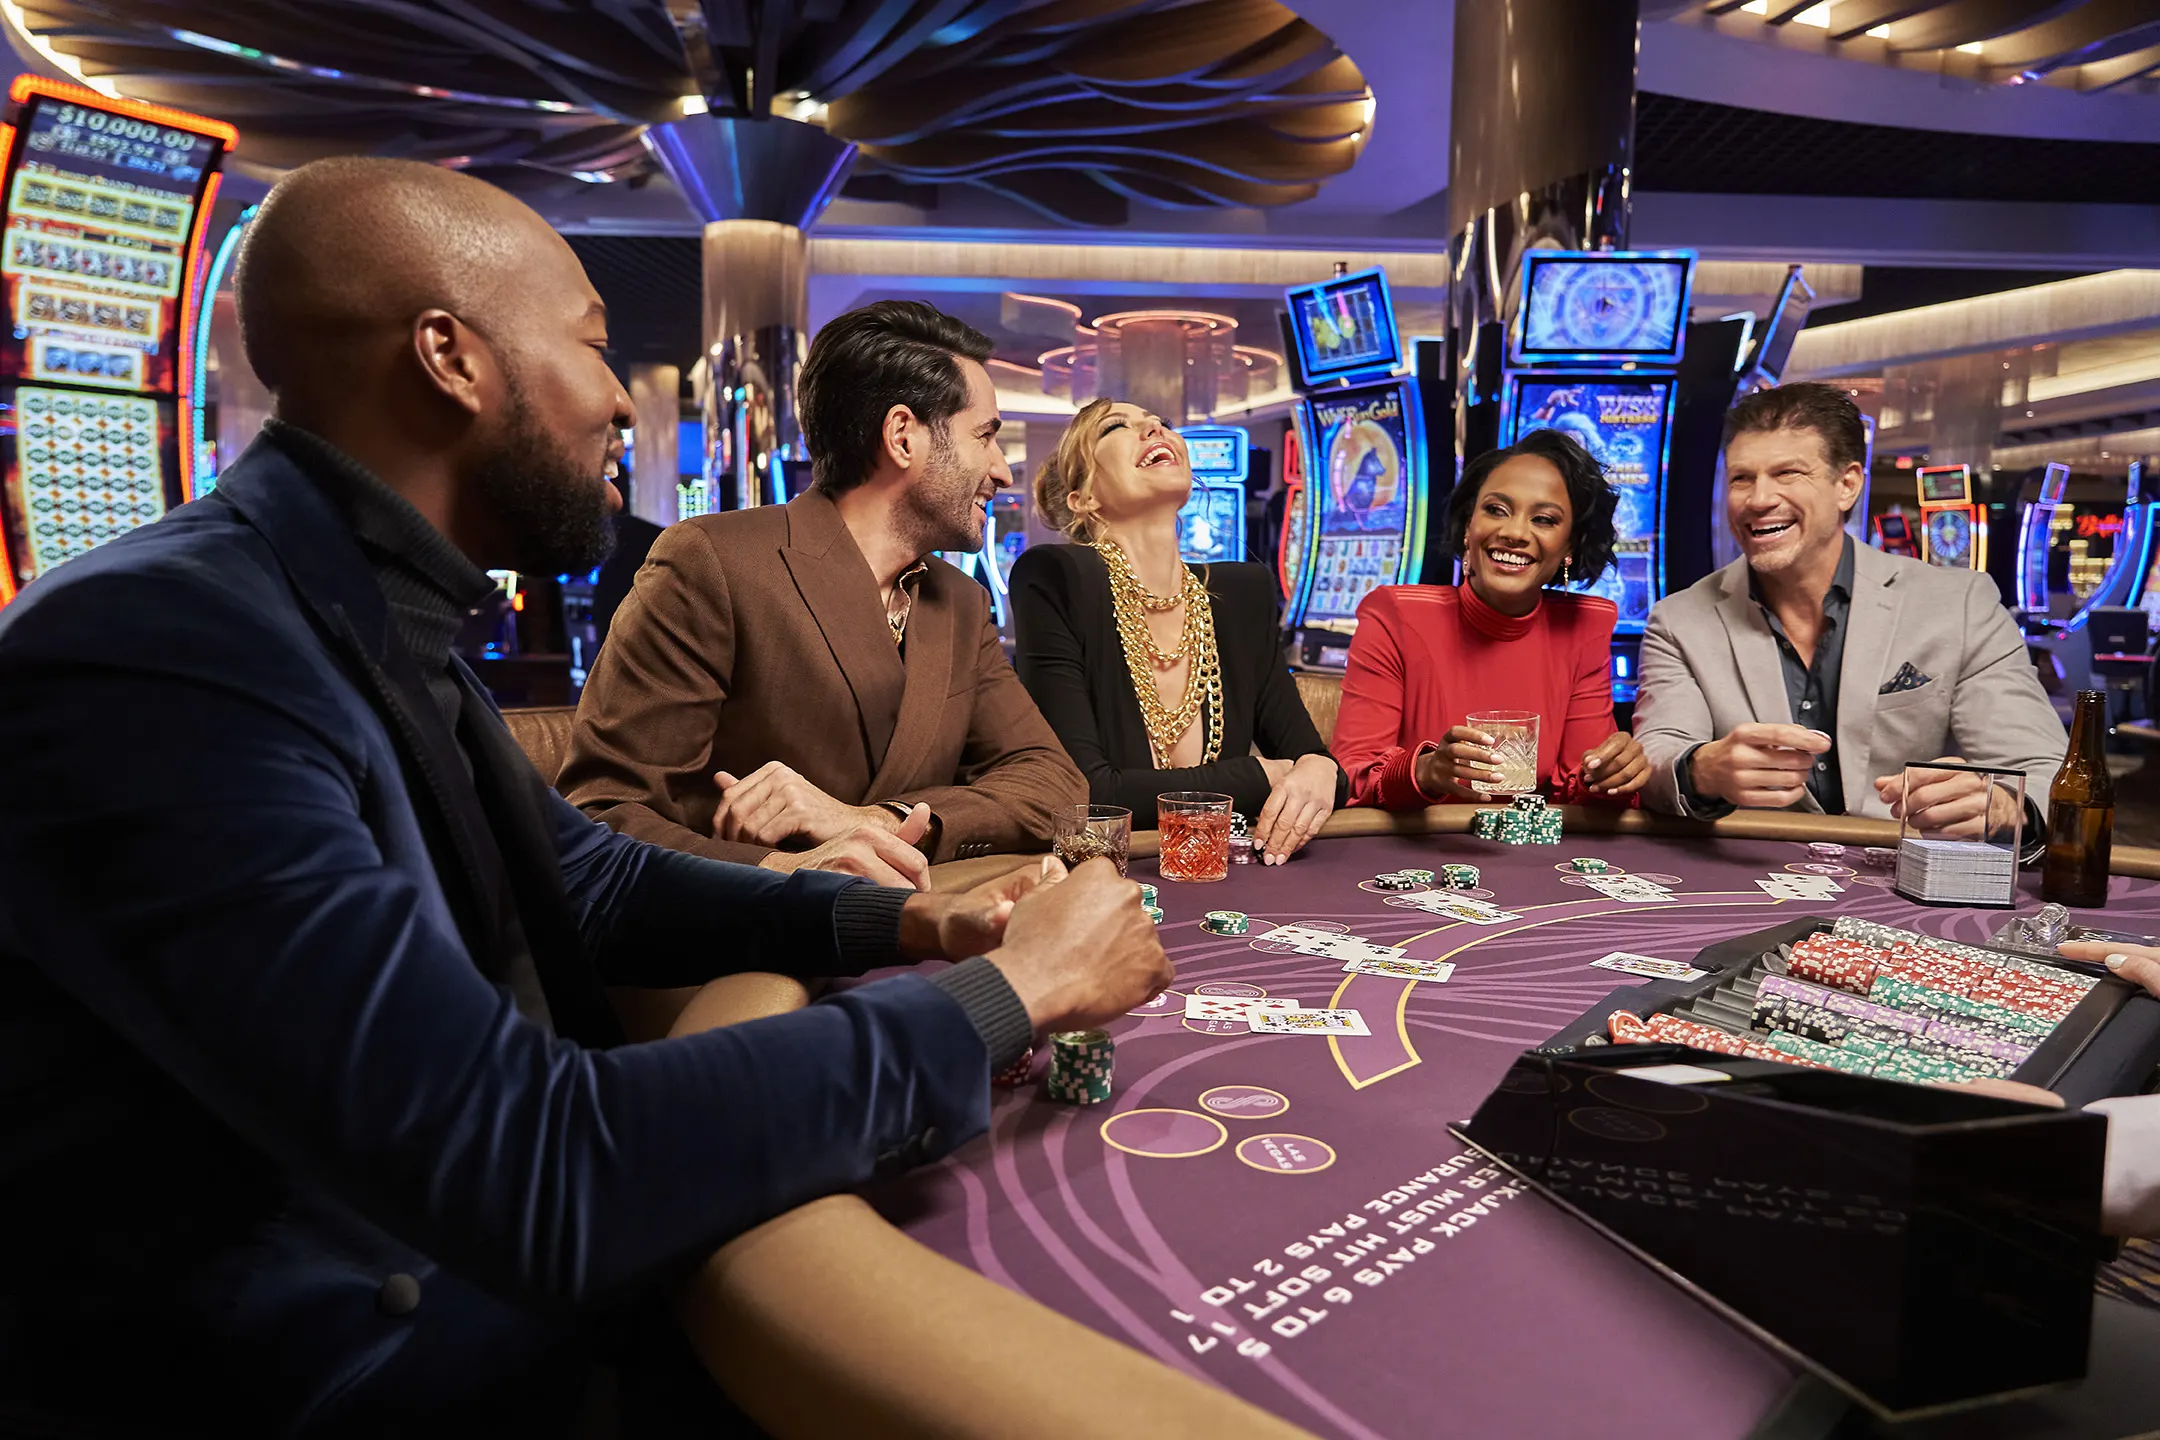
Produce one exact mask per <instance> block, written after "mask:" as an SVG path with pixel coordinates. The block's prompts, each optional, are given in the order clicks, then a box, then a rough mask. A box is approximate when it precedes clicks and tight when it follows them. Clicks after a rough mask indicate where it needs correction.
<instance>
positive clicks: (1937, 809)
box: [1875, 755, 2097, 958]
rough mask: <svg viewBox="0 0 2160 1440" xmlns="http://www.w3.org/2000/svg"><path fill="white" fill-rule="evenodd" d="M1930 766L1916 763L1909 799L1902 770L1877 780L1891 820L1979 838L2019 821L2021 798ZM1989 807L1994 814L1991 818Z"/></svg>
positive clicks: (1944, 760) (1947, 760)
mask: <svg viewBox="0 0 2160 1440" xmlns="http://www.w3.org/2000/svg"><path fill="white" fill-rule="evenodd" d="M1927 763H1931V762H1922V761H1915V762H1913V768H1915V769H1919V770H1920V771H1921V772H1922V773H1921V775H1920V777H1919V783H1917V784H1915V785H1914V786H1913V788H1912V793H1911V794H1910V795H1907V794H1906V793H1905V772H1904V771H1903V770H1900V771H1899V772H1898V773H1897V774H1895V775H1884V776H1881V777H1880V778H1878V779H1877V780H1876V781H1875V793H1876V794H1877V795H1879V796H1881V797H1882V802H1883V804H1885V805H1888V806H1889V807H1890V815H1891V818H1893V819H1897V820H1903V819H1906V818H1907V816H1908V815H1909V816H1910V818H1911V820H1912V823H1913V828H1914V829H1916V830H1920V831H1922V832H1924V833H1926V834H1929V835H1954V836H1957V837H1959V838H1961V839H1978V838H1980V837H1981V836H1982V835H1984V834H1990V833H1994V832H1996V831H2000V830H2007V829H2008V828H2009V827H2010V826H2012V825H2014V824H2016V823H2017V818H2018V804H2017V797H2016V796H2015V795H2014V794H2012V793H2011V792H2010V791H2008V790H2005V789H2004V788H2002V787H2001V786H1999V785H1995V784H1992V783H1991V782H1990V781H1989V780H1988V777H1987V776H1985V775H1975V774H1972V773H1970V772H1969V771H1964V770H1939V771H1936V772H1934V773H1932V774H1930V773H1927V771H1926V765H1927ZM1932 763H1939V764H1944V765H1963V764H1965V763H1966V760H1965V758H1964V757H1963V756H1961V755H1944V756H1941V757H1939V758H1938V760H1937V761H1935V762H1932ZM1991 807H1992V809H1993V811H1994V813H1993V814H1992V815H1989V814H1988V811H1989V809H1990V808H1991ZM1983 820H1984V821H1985V823H1984V824H1983ZM2096 958H2097V957H2096Z"/></svg>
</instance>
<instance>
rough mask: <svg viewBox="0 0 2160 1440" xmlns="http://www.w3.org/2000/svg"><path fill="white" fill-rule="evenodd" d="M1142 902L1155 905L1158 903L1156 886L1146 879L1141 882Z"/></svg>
mask: <svg viewBox="0 0 2160 1440" xmlns="http://www.w3.org/2000/svg"><path fill="white" fill-rule="evenodd" d="M1140 903H1141V904H1142V905H1154V904H1156V903H1157V899H1156V893H1155V887H1154V886H1153V885H1150V884H1148V883H1147V882H1146V881H1145V880H1143V881H1141V882H1140Z"/></svg>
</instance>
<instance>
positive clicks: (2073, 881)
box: [2040, 690, 2115, 909]
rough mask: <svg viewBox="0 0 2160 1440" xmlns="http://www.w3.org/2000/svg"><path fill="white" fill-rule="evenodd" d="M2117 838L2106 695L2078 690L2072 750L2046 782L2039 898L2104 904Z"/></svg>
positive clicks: (2089, 905)
mask: <svg viewBox="0 0 2160 1440" xmlns="http://www.w3.org/2000/svg"><path fill="white" fill-rule="evenodd" d="M2114 842H2115V781H2114V778H2113V777H2112V776H2110V775H2109V774H2108V768H2107V696H2106V694H2105V693H2103V692H2102V691H2099V690H2080V691H2078V695H2077V709H2076V710H2075V711H2073V712H2072V713H2071V716H2070V753H2069V754H2067V755H2065V756H2063V764H2062V769H2060V770H2058V771H2056V772H2055V783H2054V784H2053V785H2052V786H2050V787H2048V843H2047V860H2046V861H2045V862H2044V864H2043V865H2042V868H2041V871H2040V895H2041V898H2043V899H2046V900H2052V901H2054V902H2055V903H2056V904H2058V905H2078V906H2084V907H2087V908H2093V909H2097V908H2098V907H2100V906H2102V905H2105V904H2107V892H2108V852H2109V851H2110V850H2111V849H2112V848H2113V846H2114Z"/></svg>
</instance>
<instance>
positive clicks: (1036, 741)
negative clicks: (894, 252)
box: [556, 301, 1087, 884]
mask: <svg viewBox="0 0 2160 1440" xmlns="http://www.w3.org/2000/svg"><path fill="white" fill-rule="evenodd" d="M989 354H990V342H989V340H988V339H986V338H985V337H984V336H983V335H982V334H981V333H979V332H978V331H976V330H974V329H972V328H970V327H969V326H967V325H964V324H962V323H961V322H959V321H957V320H954V319H952V318H951V317H949V316H946V315H943V314H941V313H939V312H938V311H937V310H935V309H932V308H931V307H930V306H928V305H923V304H919V303H916V302H911V301H881V302H879V303H877V304H874V305H869V306H866V307H864V308H862V309H860V310H855V311H851V312H850V313H848V314H846V315H843V316H841V317H840V318H838V319H837V320H834V321H833V322H831V323H830V324H828V325H826V326H825V327H824V328H823V329H822V330H820V331H819V332H818V335H817V338H816V340H815V341H814V342H813V343H812V345H811V347H810V355H809V358H808V360H807V362H806V363H805V364H804V367H803V371H802V380H801V386H802V390H801V395H802V427H803V435H804V439H805V440H806V442H807V444H808V446H809V449H810V451H811V454H812V456H813V457H814V461H813V473H814V476H815V483H814V485H813V486H812V487H811V488H810V489H809V490H808V491H806V492H805V493H803V494H802V495H799V496H797V497H796V498H795V499H794V500H792V501H790V502H788V503H787V504H786V505H784V506H763V507H759V508H755V509H750V510H738V511H731V512H728V513H725V514H718V515H702V516H699V517H697V518H696V519H693V520H686V521H684V522H682V523H681V524H679V525H675V526H673V527H671V528H670V529H669V530H667V531H666V532H665V533H664V534H663V535H661V537H660V539H659V540H658V541H657V542H655V543H654V545H653V548H652V554H651V557H650V558H649V559H648V560H647V561H646V563H645V567H644V569H643V570H641V571H640V572H639V573H638V577H637V583H636V584H635V586H633V588H632V590H631V592H630V597H629V599H628V600H627V601H625V602H624V603H623V606H622V608H621V609H620V610H619V611H618V612H617V613H616V616H615V623H614V626H613V628H612V630H611V631H610V633H609V635H608V642H607V644H606V645H605V646H604V647H603V648H602V649H601V651H600V655H599V659H598V661H597V663H596V664H595V665H594V666H593V670H592V674H591V677H590V678H589V679H588V680H587V681H586V684H585V693H584V698H583V700H582V701H581V702H580V703H579V706H578V720H577V731H576V735H575V738H574V740H573V742H572V748H571V751H570V758H569V760H568V761H567V762H566V763H565V764H564V766H563V770H562V773H561V775H560V776H559V777H558V778H557V781H556V783H557V784H558V785H559V786H560V787H561V789H562V791H563V793H564V794H565V795H567V796H568V797H569V798H570V799H571V801H573V802H574V803H575V804H577V805H579V806H580V807H582V808H583V809H584V811H585V812H586V813H587V814H588V815H592V816H594V817H596V818H598V819H602V820H605V821H606V822H607V823H608V824H610V825H612V826H614V827H615V828H616V829H617V830H620V831H623V832H624V833H626V834H629V835H633V836H636V837H637V838H639V839H641V840H650V841H655V842H657V843H659V844H663V845H669V846H672V847H674V848H676V849H679V850H689V851H695V852H696V853H698V854H701V855H709V856H713V857H715V858H717V859H722V860H737V861H742V862H744V863H748V864H759V865H763V866H765V867H766V868H768V869H777V870H791V869H795V868H797V867H800V866H806V865H808V866H816V867H818V868H824V869H841V870H848V871H851V872H853V873H856V874H864V875H868V876H870V877H871V878H872V879H874V880H877V881H880V882H881V883H885V884H907V883H920V882H921V881H922V880H923V877H924V874H925V872H926V869H927V866H928V864H929V862H930V861H932V860H938V861H942V860H953V859H964V858H966V857H968V856H971V855H984V854H991V853H994V852H999V851H1026V850H1041V849H1046V848H1048V846H1049V843H1050V840H1051V839H1052V828H1053V817H1054V815H1055V814H1056V813H1057V812H1058V810H1060V809H1061V808H1063V807H1065V806H1068V805H1074V804H1078V803H1081V802H1083V801H1085V800H1086V799H1087V786H1086V782H1085V781H1084V780H1083V779H1082V777H1081V775H1080V771H1079V770H1078V769H1077V768H1076V767H1075V766H1074V765H1073V763H1072V761H1071V760H1070V759H1069V758H1068V757H1067V756H1066V754H1065V751H1064V750H1063V748H1062V747H1060V746H1059V744H1058V741H1057V737H1056V735H1054V734H1053V733H1052V732H1051V729H1050V727H1049V725H1048V723H1047V722H1045V721H1044V720H1043V718H1042V715H1041V713H1040V712H1038V711H1037V710H1036V708H1035V702H1034V701H1033V700H1031V699H1029V698H1028V694H1027V691H1026V690H1024V689H1022V688H1021V685H1020V682H1019V680H1018V679H1017V678H1016V677H1015V676H1014V674H1013V670H1012V666H1011V664H1010V663H1008V662H1007V661H1006V659H1005V654H1004V651H1003V649H1002V648H1001V647H1000V645H999V643H998V633H997V627H996V625H995V624H994V623H993V622H992V620H991V616H990V606H989V595H988V593H987V592H986V591H984V589H983V588H982V587H981V586H980V585H979V584H977V583H976V582H975V581H974V580H973V579H971V578H970V577H968V576H966V575H963V574H962V573H961V572H960V571H958V570H956V569H954V568H953V567H952V566H950V565H948V564H946V563H945V562H944V561H943V560H940V559H937V558H936V557H935V555H933V554H932V553H931V552H933V551H937V550H979V549H981V548H982V544H983V539H984V534H985V528H986V525H987V518H988V511H989V504H990V497H991V496H992V495H995V494H996V493H997V492H998V491H999V490H1000V489H1003V488H1004V487H1005V486H1007V485H1010V484H1011V483H1012V474H1011V472H1010V471H1009V470H1007V469H1006V466H1005V459H1004V455H1003V453H1002V451H1001V450H1000V449H999V447H998V443H997V432H998V425H999V421H998V413H997V392H996V390H995V388H994V387H993V386H992V385H991V382H990V375H989V372H988V371H987V370H985V369H984V368H983V365H982V362H983V360H985V359H987V358H988V356H989Z"/></svg>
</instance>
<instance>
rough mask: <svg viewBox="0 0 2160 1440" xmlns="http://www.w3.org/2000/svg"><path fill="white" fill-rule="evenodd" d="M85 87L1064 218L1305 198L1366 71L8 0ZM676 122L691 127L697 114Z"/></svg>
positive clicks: (253, 137) (958, 5)
mask: <svg viewBox="0 0 2160 1440" xmlns="http://www.w3.org/2000/svg"><path fill="white" fill-rule="evenodd" d="M21 9H22V12H23V15H24V20H25V23H26V24H27V26H28V27H29V29H30V30H31V31H32V32H33V33H34V34H35V35H36V36H37V37H38V38H39V39H40V40H41V41H43V42H44V43H45V44H47V45H49V46H51V47H52V48H53V49H54V50H55V51H57V52H59V53H60V54H62V55H64V56H66V57H68V58H69V59H70V60H72V62H73V63H75V64H76V65H79V66H80V67H81V70H82V72H83V74H84V76H85V77H86V78H88V79H90V80H91V81H92V82H93V83H98V82H103V83H105V84H109V85H111V86H112V87H114V88H115V89H117V90H118V91H119V92H120V93H123V94H127V95H132V96H138V97H141V98H143V99H148V100H156V101H159V102H162V103H165V104H170V105H176V106H180V107H183V108H187V109H192V110H198V111H201V112H203V113H206V114H211V115H218V116H222V117H225V118H228V119H230V120H232V121H233V122H234V123H235V124H237V125H238V126H239V127H240V129H241V147H240V158H241V159H243V160H249V161H254V162H256V163H259V164H263V165H268V166H272V167H277V168H283V167H286V166H290V165H294V164H298V163H300V162H302V161H305V160H308V159H312V158H315V157H317V156H321V155H329V154H351V153H354V152H356V151H358V152H364V153H373V154H383V155H402V156H409V157H411V158H414V159H419V160H427V161H432V162H436V163H442V164H451V165H456V166H459V167H461V168H465V169H469V170H472V171H474V172H476V173H481V174H485V175H486V176H488V178H490V179H493V180H496V181H497V182H498V183H502V184H505V185H507V186H509V187H511V188H514V189H519V190H523V191H526V192H528V193H529V192H533V191H545V190H548V189H551V188H559V187H571V186H576V185H579V184H590V183H599V182H612V181H622V182H627V183H630V184H642V183H644V182H645V181H646V180H647V179H649V178H650V177H651V175H652V174H653V173H654V171H653V168H652V162H651V160H650V158H649V157H648V156H647V155H646V153H645V151H644V149H643V147H642V146H641V145H640V143H639V137H640V135H641V134H642V132H643V130H644V127H645V126H647V125H649V124H655V123H660V122H665V121H668V120H672V119H676V118H679V117H680V116H681V115H683V114H684V113H686V97H691V98H690V99H689V101H688V105H689V106H691V107H694V106H696V105H699V104H702V106H703V107H704V108H705V109H706V110H707V111H709V112H710V113H714V114H721V115H761V114H767V113H772V112H774V111H776V110H777V111H779V112H781V113H786V114H789V115H792V116H796V117H798V118H811V119H814V120H820V121H821V122H822V123H823V124H824V125H825V126H826V128H827V129H828V130H830V131H831V132H832V133H833V134H835V135H837V136H840V137H842V138H845V139H848V140H852V141H855V142H857V143H858V144H859V145H860V146H861V147H862V160H861V162H860V163H859V165H858V166H857V174H858V175H859V176H861V177H862V178H863V181H864V183H865V186H866V188H868V189H871V190H875V189H876V188H877V187H878V186H879V185H880V184H882V185H883V186H884V187H886V188H887V189H888V190H889V189H891V188H892V187H895V186H905V185H927V184H963V185H974V186H979V187H982V188H984V189H988V190H994V191H998V192H1000V193H1003V194H1005V195H1009V196H1012V197H1014V198H1016V199H1019V200H1022V201H1024V202H1025V203H1027V204H1030V205H1032V206H1034V207H1036V208H1038V209H1040V210H1044V211H1046V212H1048V213H1050V214H1051V215H1053V216H1055V217H1056V218H1059V219H1062V220H1066V221H1070V222H1077V223H1081V224H1115V223H1118V222H1120V221H1123V220H1124V219H1125V218H1126V217H1127V211H1128V205H1129V202H1130V201H1131V200H1133V199H1140V200H1143V201H1146V202H1147V203H1149V204H1153V205H1159V206H1161V205H1167V206H1190V207H1207V206H1222V205H1276V204H1283V203H1286V202H1289V201H1295V200H1303V199H1308V198H1310V197H1311V196H1312V195H1314V194H1315V193H1317V191H1318V188H1319V185H1320V183H1321V182H1322V181H1324V180H1326V179H1327V178H1328V177H1329V176H1332V175H1336V174H1340V173H1341V172H1343V171H1344V170H1347V169H1348V168H1349V167H1350V166H1351V164H1352V163H1354V162H1355V160H1356V158H1357V155H1358V153H1359V151H1360V149H1361V148H1362V146H1363V143H1364V139H1365V132H1366V130H1367V128H1368V126H1369V125H1370V123H1371V118H1372V99H1371V92H1370V91H1369V90H1368V89H1367V87H1366V84H1365V80H1364V77H1363V75H1362V74H1360V72H1359V70H1358V68H1357V66H1356V65H1355V64H1353V63H1352V62H1351V61H1350V59H1349V58H1348V57H1347V56H1345V55H1344V54H1343V53H1342V52H1341V51H1340V50H1339V49H1338V48H1336V46H1335V44H1334V43H1333V42H1332V41H1330V40H1329V39H1328V37H1327V36H1326V35H1324V34H1322V33H1321V32H1320V31H1319V30H1317V29H1315V28H1314V27H1313V26H1312V25H1310V24H1308V23H1307V22H1306V21H1304V20H1301V19H1299V18H1298V17H1297V16H1296V15H1295V14H1293V13H1292V12H1291V11H1290V10H1289V9H1288V8H1286V7H1285V6H1284V5H1282V4H1280V3H1277V0H588V3H585V4H581V5H578V6H574V7H572V6H565V5H562V4H560V3H557V0H21ZM689 113H694V110H692V111H690V112H689Z"/></svg>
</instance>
